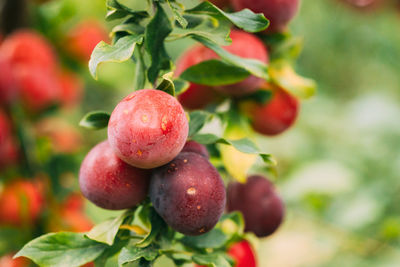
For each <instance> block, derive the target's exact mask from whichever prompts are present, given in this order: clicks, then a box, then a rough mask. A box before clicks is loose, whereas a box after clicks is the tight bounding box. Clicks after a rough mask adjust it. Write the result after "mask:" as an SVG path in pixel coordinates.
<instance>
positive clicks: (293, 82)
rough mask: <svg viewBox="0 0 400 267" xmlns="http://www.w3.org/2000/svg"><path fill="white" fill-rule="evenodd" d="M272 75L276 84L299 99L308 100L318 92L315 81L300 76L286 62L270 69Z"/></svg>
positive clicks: (278, 63) (276, 64)
mask: <svg viewBox="0 0 400 267" xmlns="http://www.w3.org/2000/svg"><path fill="white" fill-rule="evenodd" d="M270 74H271V79H272V80H273V82H274V83H276V84H278V85H279V86H281V87H282V88H283V89H285V90H287V91H289V92H290V93H291V94H293V95H295V96H297V97H299V98H303V99H308V98H310V97H312V96H314V95H315V93H316V91H317V85H316V83H315V81H314V80H312V79H308V78H305V77H302V76H300V75H299V74H297V73H296V72H295V71H294V69H293V67H292V66H291V65H290V64H288V63H286V62H277V63H275V64H274V65H273V67H271V68H270Z"/></svg>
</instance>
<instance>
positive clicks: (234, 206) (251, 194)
mask: <svg viewBox="0 0 400 267" xmlns="http://www.w3.org/2000/svg"><path fill="white" fill-rule="evenodd" d="M227 209H228V211H230V212H231V211H240V212H242V214H243V217H244V220H245V230H246V231H250V232H253V233H254V234H255V235H256V236H258V237H265V236H269V235H271V234H272V233H274V232H275V231H276V230H277V229H278V227H279V226H280V225H281V223H282V220H283V217H284V204H283V202H282V200H281V198H280V197H279V196H278V194H277V192H276V191H275V188H274V186H273V184H272V183H271V182H270V181H269V180H267V179H266V178H265V177H263V176H261V175H254V176H250V177H249V178H248V179H247V182H246V183H245V184H241V183H238V182H235V183H231V184H229V186H228V190H227Z"/></svg>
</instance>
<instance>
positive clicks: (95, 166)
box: [79, 89, 226, 235]
mask: <svg viewBox="0 0 400 267" xmlns="http://www.w3.org/2000/svg"><path fill="white" fill-rule="evenodd" d="M188 131H189V126H188V120H187V117H186V114H185V112H184V110H183V108H182V106H181V104H180V103H179V102H178V101H177V100H176V99H175V98H174V97H172V96H171V95H169V94H167V93H165V92H163V91H160V90H153V89H143V90H139V91H136V92H134V93H132V94H130V95H128V96H127V97H125V98H124V99H123V100H122V101H121V102H120V103H119V104H118V105H117V106H116V108H115V109H114V111H113V113H112V114H111V118H110V121H109V125H108V140H106V141H104V142H102V143H100V144H98V145H97V146H95V147H94V148H93V149H92V150H91V151H90V152H89V154H88V155H87V156H86V158H85V159H84V161H83V163H82V165H81V170H80V174H79V183H80V187H81V191H82V193H83V195H84V196H85V197H86V198H87V199H89V200H90V201H92V202H93V203H94V204H96V205H97V206H99V207H102V208H105V209H112V210H119V209H127V208H132V207H135V206H137V205H138V204H139V203H140V202H142V201H143V200H144V199H145V198H146V196H147V195H148V194H149V195H150V199H151V201H152V203H153V206H154V208H155V210H156V211H157V212H158V213H159V215H160V216H161V217H162V218H163V219H164V220H165V221H166V222H167V223H168V224H169V225H170V226H171V227H172V228H173V229H175V230H177V231H179V232H181V233H184V234H186V235H200V234H203V233H206V232H208V231H209V230H211V229H212V228H213V227H214V226H215V224H216V223H217V222H218V220H219V218H220V217H221V215H222V213H223V211H224V208H225V202H226V193H225V187H224V183H223V181H222V179H221V177H220V175H219V173H218V171H217V170H216V168H215V167H214V166H213V165H212V164H211V163H210V162H209V160H208V152H207V149H206V148H205V147H204V146H202V145H200V144H197V143H194V142H186V141H187V137H188ZM185 144H186V145H185Z"/></svg>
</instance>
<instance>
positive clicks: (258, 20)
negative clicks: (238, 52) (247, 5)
mask: <svg viewBox="0 0 400 267" xmlns="http://www.w3.org/2000/svg"><path fill="white" fill-rule="evenodd" d="M186 13H189V14H204V15H209V16H212V17H215V18H217V19H218V20H221V19H223V18H225V19H227V20H229V21H230V22H231V23H233V24H234V25H235V26H236V27H238V28H240V29H243V30H245V31H247V32H259V31H263V30H265V29H266V28H267V27H268V25H269V21H268V20H267V19H266V18H265V17H264V15H263V14H261V13H260V14H255V13H253V12H252V11H251V10H249V9H243V10H241V11H239V12H235V13H226V12H224V11H222V10H221V9H219V8H218V7H216V6H214V5H213V4H211V3H210V2H207V1H206V2H202V3H201V4H199V5H198V6H196V7H194V8H193V9H189V10H186Z"/></svg>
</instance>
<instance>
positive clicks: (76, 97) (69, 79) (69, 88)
mask: <svg viewBox="0 0 400 267" xmlns="http://www.w3.org/2000/svg"><path fill="white" fill-rule="evenodd" d="M58 80H59V83H60V88H61V92H60V102H61V104H62V105H63V106H65V107H74V106H76V105H78V104H79V103H80V101H81V99H82V93H83V81H82V80H81V78H80V77H79V76H78V75H76V74H75V73H73V72H69V71H62V72H60V73H59V74H58Z"/></svg>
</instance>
